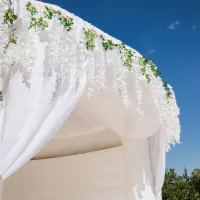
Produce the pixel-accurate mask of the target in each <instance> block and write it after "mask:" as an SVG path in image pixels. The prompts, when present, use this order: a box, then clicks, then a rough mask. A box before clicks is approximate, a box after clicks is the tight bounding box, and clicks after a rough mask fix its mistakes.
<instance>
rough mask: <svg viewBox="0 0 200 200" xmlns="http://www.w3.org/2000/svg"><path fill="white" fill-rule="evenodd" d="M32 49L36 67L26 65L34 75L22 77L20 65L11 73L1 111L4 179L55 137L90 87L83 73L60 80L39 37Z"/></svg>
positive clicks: (0, 154)
mask: <svg viewBox="0 0 200 200" xmlns="http://www.w3.org/2000/svg"><path fill="white" fill-rule="evenodd" d="M30 37H32V36H31V35H30ZM22 39H24V38H22ZM26 39H29V36H27V35H26ZM32 47H33V48H35V52H36V53H35V59H34V61H33V63H30V61H29V60H28V61H27V62H28V63H27V67H30V68H31V70H30V71H31V75H30V74H28V73H27V74H26V73H23V77H21V74H20V73H19V71H21V70H23V69H22V68H23V67H24V66H23V65H20V63H18V66H16V68H17V70H16V71H15V72H13V70H14V69H15V68H13V69H10V71H9V73H8V75H7V76H8V77H9V78H8V81H7V89H6V90H7V92H6V96H5V100H4V107H3V108H2V110H1V113H2V116H3V117H2V119H1V123H2V126H1V141H0V142H1V143H0V174H1V176H2V177H3V179H5V178H7V177H8V176H10V175H11V174H12V173H14V172H15V171H16V170H17V169H18V168H20V167H21V166H22V165H23V164H25V163H26V162H27V161H28V160H30V159H31V158H32V157H33V156H34V155H35V154H36V153H37V152H38V151H39V150H40V149H41V148H42V147H43V146H44V145H45V144H46V143H47V142H48V141H49V140H50V139H51V138H52V137H53V136H54V135H55V133H56V132H57V131H58V130H59V129H60V128H61V126H62V124H63V123H64V122H65V121H66V119H67V117H68V116H69V115H70V113H71V112H72V111H73V109H74V108H75V107H76V105H77V103H78V102H79V100H80V97H81V96H82V94H83V93H84V91H85V86H86V83H87V76H86V74H85V73H84V72H83V73H79V77H78V78H77V77H75V73H73V71H72V70H69V71H68V74H66V76H63V77H62V78H61V77H59V75H58V73H59V72H56V70H55V69H54V67H56V64H55V63H52V65H53V66H50V64H49V63H48V62H47V61H46V60H45V59H46V57H45V49H46V45H45V44H44V43H41V42H40V40H39V38H38V37H35V38H34V41H32ZM29 50H32V49H27V51H29ZM31 53H34V52H31ZM54 57H55V58H56V55H54ZM23 62H24V63H25V62H26V61H24V60H23ZM51 62H53V60H51ZM29 64H31V65H29ZM65 67H66V68H67V67H69V66H68V65H66V66H65ZM11 74H12V76H11ZM49 74H51V76H50V75H49ZM29 75H30V77H29ZM22 80H23V81H22ZM24 81H27V82H26V83H24ZM59 81H60V82H59ZM58 82H59V83H58Z"/></svg>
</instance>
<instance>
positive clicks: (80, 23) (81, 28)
mask: <svg viewBox="0 0 200 200" xmlns="http://www.w3.org/2000/svg"><path fill="white" fill-rule="evenodd" d="M6 6H7V5H6V4H5V3H4V4H3V3H2V5H1V9H4V8H5V7H6ZM9 14H10V15H11V16H12V23H11V24H12V26H11V28H10V26H5V24H9V22H11V21H10V18H9V16H10V15H9ZM22 19H23V20H22ZM15 21H16V23H14V22H15ZM2 29H3V30H4V32H2V33H3V34H1V39H2V41H3V43H2V44H1V50H2V52H3V55H2V56H1V61H2V63H3V65H2V66H3V70H4V72H3V73H4V74H5V73H7V72H8V68H9V66H10V64H11V62H13V59H14V62H15V63H18V65H21V68H20V69H15V72H14V73H16V71H17V70H18V71H19V73H21V74H22V75H21V79H22V81H23V82H24V83H25V85H26V86H27V87H28V88H31V81H32V80H31V79H32V78H30V77H31V74H32V69H31V67H30V66H29V67H28V65H26V64H22V60H23V59H22V56H23V53H22V52H23V48H24V46H23V45H24V39H25V37H27V38H26V39H28V40H29V39H30V38H32V40H30V43H29V46H30V47H28V48H30V49H29V50H30V52H31V53H29V54H30V55H29V54H28V55H26V59H27V57H28V59H29V61H28V62H29V64H30V63H31V62H32V60H33V59H34V57H37V56H38V52H36V51H38V50H37V48H36V47H35V46H34V45H33V44H32V43H33V41H37V40H40V41H41V42H44V45H43V46H42V45H41V47H40V48H46V49H47V50H48V53H47V55H46V56H47V57H48V59H49V60H48V64H49V65H50V68H51V72H50V71H45V72H44V73H49V74H48V76H49V77H54V72H56V73H57V75H56V76H57V77H56V78H55V77H54V78H55V81H56V84H55V87H57V86H58V85H62V84H63V82H62V81H63V77H64V76H69V81H70V77H71V76H72V74H73V73H75V74H76V75H75V76H76V77H77V79H78V78H79V75H80V74H81V73H82V72H86V73H87V95H89V96H91V95H92V94H94V93H95V95H96V97H94V98H95V102H97V101H98V100H99V99H101V100H100V102H99V103H100V104H101V105H102V106H103V99H104V101H107V99H111V102H106V103H105V102H104V103H105V104H106V107H107V106H109V108H110V109H111V110H112V111H113V110H117V112H116V113H118V114H117V115H118V116H120V117H121V116H123V119H125V122H123V123H121V124H120V123H115V124H114V125H110V124H109V127H110V131H114V132H117V133H118V134H119V135H120V134H122V131H121V130H123V129H124V124H126V127H127V129H126V134H131V132H132V131H133V129H134V132H141V130H143V132H145V130H146V132H149V133H148V134H147V135H146V136H145V137H149V136H151V135H153V134H154V133H155V132H156V130H157V129H158V128H159V127H160V126H162V127H165V130H166V132H167V135H166V150H168V149H169V145H170V144H175V143H176V142H179V138H180V136H179V135H180V124H179V118H178V116H179V108H178V106H177V104H176V99H175V95H174V92H173V90H172V87H171V86H170V85H169V84H167V83H166V82H165V81H164V80H163V79H161V78H160V77H159V75H160V71H159V70H158V68H157V66H156V65H155V64H154V63H153V62H152V61H148V60H147V59H146V58H144V57H142V56H141V55H140V54H139V53H138V52H137V51H136V50H134V49H132V48H130V47H128V46H127V45H125V44H123V43H122V42H121V41H119V40H117V39H115V38H113V37H111V36H109V35H107V34H106V33H104V32H102V31H101V30H99V29H97V28H96V27H94V26H92V25H91V24H89V23H87V22H85V21H84V20H82V19H80V18H79V17H77V16H75V15H74V14H71V13H69V12H67V11H66V10H63V9H62V8H60V7H58V6H55V5H51V4H47V3H42V2H37V1H31V2H27V3H26V8H25V10H24V12H23V11H22V10H21V11H20V14H19V17H18V16H17V15H16V14H15V13H14V11H13V10H12V9H8V11H7V12H6V13H4V24H3V25H2ZM13 30H14V31H13ZM28 30H29V33H27V31H28ZM6 31H7V32H10V33H12V34H10V36H9V37H8V38H5V32H6ZM27 34H28V36H27ZM47 38H48V45H47V46H45V41H46V40H47ZM58 44H59V45H60V48H61V49H60V51H59V52H60V54H59V57H58V55H57V53H56V50H57V52H58V49H56V48H57V46H58ZM19 52H21V53H19ZM67 56H68V57H67ZM60 62H62V64H59V63H60ZM66 63H67V66H68V68H66V67H65V64H66ZM69 69H70V70H71V71H70V75H69V74H68V73H69ZM48 70H49V69H48ZM29 79H30V80H29ZM4 81H5V84H4V90H3V92H4V93H5V94H6V80H4ZM31 89H32V90H33V89H34V88H31ZM35 89H37V88H35ZM98 91H103V92H102V93H101V95H100V96H98V94H97V93H96V92H98ZM61 93H62V92H61ZM53 95H54V94H53ZM60 95H62V94H60ZM104 97H105V98H104ZM52 98H54V96H53V97H52ZM113 103H115V104H117V106H115V105H113ZM87 104H88V102H87V101H86V103H84V106H83V107H87V109H90V107H91V105H92V104H90V103H89V104H90V106H89V107H88V106H87ZM97 105H98V104H96V105H94V107H93V108H92V111H91V113H93V112H95V115H96V114H97V113H98V111H97V110H98V109H97V108H95V106H97ZM112 107H113V109H112ZM94 110H95V111H94ZM102 113H104V116H105V115H107V114H106V113H105V112H102ZM119 113H120V114H119ZM93 114H94V113H93ZM97 115H98V114H97ZM99 115H100V116H99V117H97V118H101V120H103V117H102V114H99ZM110 117H111V116H110ZM114 117H116V118H117V116H114ZM120 117H119V119H118V121H117V122H119V121H120ZM116 120H117V119H116ZM133 121H134V125H131V123H132V122H133ZM103 123H106V122H105V121H104V120H103ZM122 125H123V127H122ZM107 126H108V125H107ZM107 126H105V127H107ZM105 127H104V128H105ZM151 127H152V129H151ZM97 131H98V130H97ZM120 132H121V133H120ZM136 137H137V138H140V136H138V135H137V136H136ZM141 137H144V136H141Z"/></svg>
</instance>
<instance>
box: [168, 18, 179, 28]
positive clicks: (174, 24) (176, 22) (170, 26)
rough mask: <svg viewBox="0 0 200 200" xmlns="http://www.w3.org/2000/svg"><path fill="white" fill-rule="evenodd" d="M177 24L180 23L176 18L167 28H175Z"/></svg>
mask: <svg viewBox="0 0 200 200" xmlns="http://www.w3.org/2000/svg"><path fill="white" fill-rule="evenodd" d="M179 25H180V22H179V21H178V20H176V21H175V22H173V23H172V24H170V25H169V26H168V28H167V29H168V30H175V29H176V28H177V26H179Z"/></svg>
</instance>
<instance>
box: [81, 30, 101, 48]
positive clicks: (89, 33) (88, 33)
mask: <svg viewBox="0 0 200 200" xmlns="http://www.w3.org/2000/svg"><path fill="white" fill-rule="evenodd" d="M83 30H84V33H85V38H86V48H87V49H88V50H94V48H95V38H96V37H98V34H97V33H96V32H95V31H94V30H93V29H83Z"/></svg>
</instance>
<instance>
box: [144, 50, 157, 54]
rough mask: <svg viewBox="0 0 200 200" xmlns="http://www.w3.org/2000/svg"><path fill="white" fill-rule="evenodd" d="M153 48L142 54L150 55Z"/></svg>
mask: <svg viewBox="0 0 200 200" xmlns="http://www.w3.org/2000/svg"><path fill="white" fill-rule="evenodd" d="M155 51H156V50H155V49H149V50H148V51H147V52H146V53H144V55H151V54H153V53H155Z"/></svg>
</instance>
